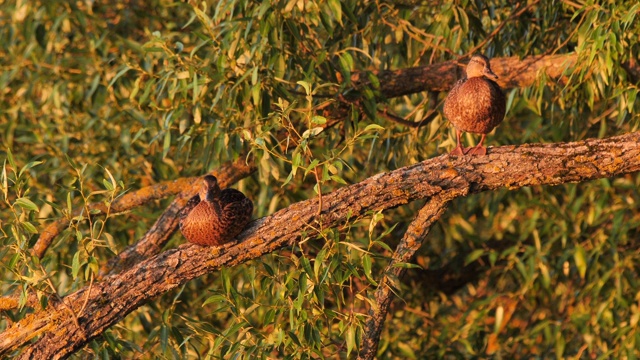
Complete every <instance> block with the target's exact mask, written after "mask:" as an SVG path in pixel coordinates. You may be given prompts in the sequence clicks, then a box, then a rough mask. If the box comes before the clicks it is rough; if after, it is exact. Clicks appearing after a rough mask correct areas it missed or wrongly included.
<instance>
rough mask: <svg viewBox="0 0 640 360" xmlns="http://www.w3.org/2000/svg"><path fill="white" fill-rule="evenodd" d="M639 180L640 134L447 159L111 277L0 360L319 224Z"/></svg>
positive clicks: (83, 334) (96, 331) (75, 339)
mask: <svg viewBox="0 0 640 360" xmlns="http://www.w3.org/2000/svg"><path fill="white" fill-rule="evenodd" d="M636 171H640V132H634V133H631V134H627V135H622V136H616V137H612V138H608V139H600V140H598V139H591V140H585V141H579V142H573V143H558V144H527V145H521V146H502V147H498V148H495V147H494V148H489V153H488V155H487V156H478V157H471V156H461V157H452V156H449V155H442V156H439V157H436V158H433V159H429V160H426V161H424V162H421V163H418V164H414V165H411V166H407V167H403V168H400V169H397V170H395V171H392V172H389V173H383V174H378V175H375V176H373V177H370V178H368V179H365V180H363V181H362V182H359V183H357V184H354V185H351V186H347V187H344V188H341V189H338V190H336V191H334V192H332V193H329V194H325V195H323V206H322V212H321V214H320V215H319V216H318V215H317V207H316V206H315V205H316V204H317V199H310V200H306V201H301V202H298V203H295V204H293V205H291V206H289V207H287V208H285V209H282V210H280V211H278V212H276V213H274V214H273V215H270V216H268V217H265V218H262V219H259V220H256V221H254V222H252V223H251V224H250V225H249V226H248V228H247V229H245V231H244V232H243V233H242V234H240V235H239V236H238V240H239V243H237V244H234V245H231V246H228V247H225V248H213V249H211V248H201V247H198V246H194V245H189V244H186V245H182V246H180V247H178V248H177V249H173V250H169V251H166V252H164V253H161V254H159V255H157V256H154V257H152V258H148V259H146V260H143V261H141V262H139V263H137V264H136V265H134V266H132V267H130V268H128V269H126V270H125V271H123V272H122V273H120V274H115V275H110V276H107V277H105V279H104V280H102V281H99V282H97V283H94V284H93V286H92V287H85V288H83V289H80V290H78V291H76V292H74V293H72V294H69V295H67V296H65V297H64V299H63V301H64V302H65V304H66V306H61V305H55V304H54V305H51V306H50V307H49V308H47V309H45V310H40V311H38V312H36V313H34V314H31V315H29V316H27V317H26V318H25V319H23V320H21V321H20V322H17V323H14V324H12V325H11V326H9V327H8V328H7V329H6V330H5V331H4V332H3V333H2V334H0V355H2V354H6V353H7V352H8V351H10V350H12V349H16V348H18V347H20V346H23V345H24V344H25V343H26V342H28V341H29V340H31V339H33V338H35V337H37V336H40V338H39V339H37V340H36V341H35V342H33V343H31V344H30V345H29V346H28V347H27V348H26V349H24V351H23V353H22V354H21V356H22V358H24V359H27V358H57V357H65V356H68V355H69V354H71V353H73V352H75V351H76V350H78V349H79V348H81V347H82V346H84V345H85V344H86V343H87V342H89V341H90V340H91V339H93V338H95V337H97V336H99V335H100V334H102V332H103V331H104V330H105V329H106V328H108V327H110V326H112V325H114V324H115V323H117V322H118V321H120V320H121V319H122V318H123V317H125V316H126V315H127V314H129V313H130V312H131V311H133V310H135V309H136V308H138V307H139V306H141V305H142V304H144V303H145V302H146V301H149V300H150V299H153V298H154V297H156V296H158V295H161V294H163V293H165V292H167V291H169V290H172V289H174V288H176V287H178V286H180V285H181V284H184V283H186V282H187V281H189V280H191V279H194V278H196V277H199V276H201V275H203V274H206V273H210V272H213V271H215V270H217V269H220V268H221V267H222V266H235V265H238V264H241V263H244V262H246V261H248V260H251V259H256V258H258V257H260V256H262V255H264V254H267V253H270V252H273V251H275V250H277V249H280V248H282V247H285V246H287V245H290V244H292V243H294V242H295V241H297V240H298V239H299V238H300V236H301V233H302V232H303V231H306V232H307V233H311V234H312V233H313V228H314V227H312V226H311V225H313V224H314V223H318V222H322V224H323V227H324V228H326V227H330V226H335V225H337V224H339V223H341V222H343V221H345V220H346V219H347V217H348V216H351V217H357V216H362V215H364V214H366V213H367V212H368V211H377V210H381V209H389V208H393V207H397V206H400V205H403V204H406V203H408V202H411V201H414V200H417V199H430V198H434V197H438V196H446V195H444V194H447V193H451V192H461V193H465V192H469V193H477V192H481V191H491V190H495V189H498V188H501V187H507V188H509V189H518V188H520V187H523V186H531V185H557V184H561V183H566V182H581V181H587V180H592V179H597V178H605V177H612V176H619V175H622V174H627V173H631V172H636ZM85 302H86V306H84V304H85ZM69 309H72V310H73V312H74V313H75V314H76V316H77V319H78V323H79V325H80V326H79V327H78V326H77V325H76V323H75V322H74V320H73V319H72V316H69ZM80 309H83V311H82V313H80Z"/></svg>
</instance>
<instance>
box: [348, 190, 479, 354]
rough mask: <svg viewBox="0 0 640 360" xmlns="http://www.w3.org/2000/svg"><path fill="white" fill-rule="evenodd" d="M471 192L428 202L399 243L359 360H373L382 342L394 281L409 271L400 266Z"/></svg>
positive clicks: (372, 311) (450, 193) (451, 193)
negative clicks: (455, 201) (453, 203)
mask: <svg viewBox="0 0 640 360" xmlns="http://www.w3.org/2000/svg"><path fill="white" fill-rule="evenodd" d="M467 190H468V188H463V189H451V191H446V192H443V193H441V194H439V195H436V196H434V197H432V198H431V199H429V200H428V201H427V203H426V204H425V205H424V206H423V207H422V209H420V211H419V212H418V215H416V217H415V219H413V221H412V222H411V224H410V225H409V228H408V229H407V231H406V232H405V233H404V236H403V237H402V239H401V240H400V243H399V244H398V246H397V247H396V251H395V252H394V253H393V257H392V258H391V262H389V265H387V267H386V268H385V270H384V274H383V275H382V279H381V280H380V281H379V283H378V288H377V289H376V293H375V298H376V306H375V307H372V308H371V309H370V310H369V319H368V320H367V323H366V325H365V332H364V338H363V339H362V348H361V349H360V354H359V355H358V359H373V358H374V357H375V356H376V353H377V351H378V343H379V342H380V332H381V331H382V327H383V325H384V322H385V318H386V316H387V313H388V312H389V306H390V305H391V300H393V296H394V290H397V287H394V285H393V284H394V282H395V280H400V279H401V278H402V275H404V273H405V272H406V268H404V267H400V266H397V265H398V264H400V263H410V262H412V260H413V257H414V255H415V253H416V251H418V249H420V246H422V243H423V242H424V240H425V239H426V237H427V235H428V234H429V230H431V226H432V225H433V224H434V223H435V222H436V221H438V219H439V218H440V216H442V214H443V213H444V212H445V211H446V210H447V205H448V204H449V202H450V201H451V200H453V199H455V198H456V197H458V196H464V195H465V194H466V191H467Z"/></svg>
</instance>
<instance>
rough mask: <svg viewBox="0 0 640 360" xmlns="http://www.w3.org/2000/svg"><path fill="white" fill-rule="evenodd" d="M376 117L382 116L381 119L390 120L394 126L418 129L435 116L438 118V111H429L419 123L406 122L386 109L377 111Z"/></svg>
mask: <svg viewBox="0 0 640 360" xmlns="http://www.w3.org/2000/svg"><path fill="white" fill-rule="evenodd" d="M378 115H380V116H382V117H383V118H385V119H387V120H390V121H392V122H394V123H396V124H400V125H404V126H406V127H410V128H414V129H417V128H420V127H422V126H424V125H427V124H429V123H430V122H431V121H433V119H435V118H436V116H438V111H436V110H431V111H430V112H429V113H428V114H427V116H425V117H424V118H423V119H422V120H420V121H411V120H406V119H403V118H401V117H399V116H398V115H395V114H391V113H390V112H388V111H387V109H384V110H378Z"/></svg>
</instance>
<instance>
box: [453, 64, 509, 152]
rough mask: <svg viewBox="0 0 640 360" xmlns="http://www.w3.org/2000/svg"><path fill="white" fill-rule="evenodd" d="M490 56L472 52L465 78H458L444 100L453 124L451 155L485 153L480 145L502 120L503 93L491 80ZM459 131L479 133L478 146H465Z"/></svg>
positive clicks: (504, 106)
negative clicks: (454, 144)
mask: <svg viewBox="0 0 640 360" xmlns="http://www.w3.org/2000/svg"><path fill="white" fill-rule="evenodd" d="M497 79H498V76H497V75H496V74H494V73H493V71H491V66H489V59H487V58H486V57H485V56H483V55H474V56H473V57H472V58H471V61H469V64H468V65H467V76H466V78H463V79H460V80H458V81H457V82H456V83H455V84H454V85H453V88H452V89H451V91H450V92H449V95H448V96H447V99H446V100H445V102H444V115H445V116H446V117H447V119H449V121H451V123H453V125H454V126H455V127H456V140H457V146H456V147H455V148H454V149H453V150H452V151H451V154H452V155H464V154H471V155H485V154H486V153H487V148H485V147H484V146H483V145H482V144H483V143H484V139H485V137H486V136H487V134H488V133H489V132H491V130H493V129H494V128H495V127H496V126H498V124H500V123H501V122H502V119H503V118H504V114H505V109H506V103H505V97H504V93H503V92H502V90H501V89H500V86H499V85H498V84H496V83H495V82H494V81H493V80H497ZM462 132H470V133H474V134H482V138H481V139H480V142H479V143H478V145H476V146H474V147H472V148H467V149H465V148H464V147H462V143H461V142H460V135H461V133H462Z"/></svg>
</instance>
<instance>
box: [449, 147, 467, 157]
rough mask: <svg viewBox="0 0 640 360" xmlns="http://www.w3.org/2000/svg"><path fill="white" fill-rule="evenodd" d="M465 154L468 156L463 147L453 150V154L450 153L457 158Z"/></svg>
mask: <svg viewBox="0 0 640 360" xmlns="http://www.w3.org/2000/svg"><path fill="white" fill-rule="evenodd" d="M464 154H466V152H465V148H463V147H462V146H457V147H456V148H454V149H453V150H451V152H450V153H449V155H455V156H462V155H464Z"/></svg>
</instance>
